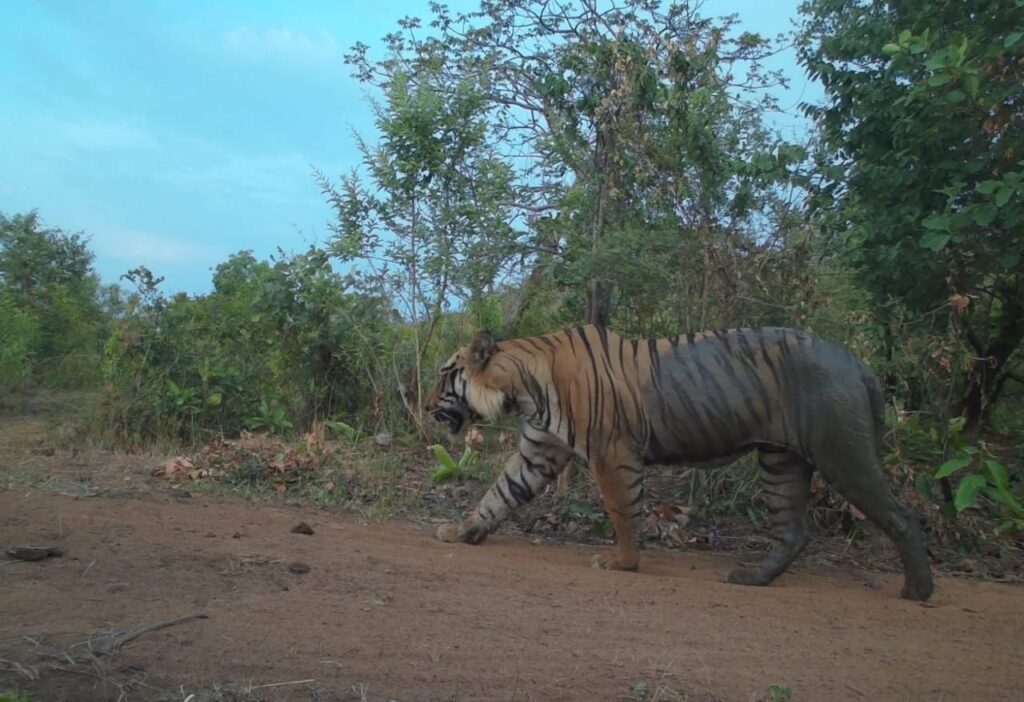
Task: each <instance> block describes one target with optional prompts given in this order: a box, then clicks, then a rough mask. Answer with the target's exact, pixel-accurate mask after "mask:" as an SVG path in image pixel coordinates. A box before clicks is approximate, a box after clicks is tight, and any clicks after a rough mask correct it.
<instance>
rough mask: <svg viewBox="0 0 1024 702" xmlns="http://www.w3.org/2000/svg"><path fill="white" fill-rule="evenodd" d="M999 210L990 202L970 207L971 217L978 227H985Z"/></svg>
mask: <svg viewBox="0 0 1024 702" xmlns="http://www.w3.org/2000/svg"><path fill="white" fill-rule="evenodd" d="M998 214H999V210H998V209H997V208H996V207H995V206H994V205H991V204H985V205H979V206H977V207H972V208H971V219H973V220H974V223H975V224H977V225H978V226H980V227H987V226H988V225H990V224H992V222H993V220H995V218H996V215H998Z"/></svg>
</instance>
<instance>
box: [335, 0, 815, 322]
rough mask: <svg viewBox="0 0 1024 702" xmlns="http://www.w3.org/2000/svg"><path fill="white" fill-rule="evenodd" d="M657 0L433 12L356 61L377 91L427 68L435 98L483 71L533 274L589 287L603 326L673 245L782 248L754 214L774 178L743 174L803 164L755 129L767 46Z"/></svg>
mask: <svg viewBox="0 0 1024 702" xmlns="http://www.w3.org/2000/svg"><path fill="white" fill-rule="evenodd" d="M659 5H660V3H656V2H649V1H647V0H623V1H616V2H611V3H606V4H602V6H600V7H599V6H598V4H597V3H596V2H591V1H587V2H583V3H581V4H578V5H577V4H568V3H548V2H531V1H527V0H512V1H506V2H490V1H486V2H483V3H481V8H480V10H479V11H478V12H474V13H469V14H466V15H456V16H452V15H451V14H450V13H449V11H448V10H447V8H445V7H444V6H441V5H437V4H435V5H433V6H432V8H433V14H434V16H433V20H432V21H431V22H430V27H431V28H432V29H433V30H434V32H435V33H434V34H433V35H430V34H429V33H428V35H427V36H421V33H420V32H419V31H418V30H419V29H420V22H419V21H418V20H415V19H409V18H407V19H406V20H403V22H402V27H401V28H402V31H400V32H395V33H392V34H390V35H388V36H387V37H385V41H386V43H387V44H388V47H389V55H388V56H387V57H386V58H385V59H384V60H381V61H377V62H373V61H371V60H370V58H369V56H368V47H367V46H366V45H363V44H357V45H356V46H355V47H353V50H352V52H351V53H350V55H349V57H348V60H349V62H350V63H351V64H352V65H353V66H354V67H355V71H356V76H357V77H359V78H360V79H361V80H363V81H366V82H369V83H373V84H377V85H386V84H388V81H389V76H390V75H392V74H393V72H394V71H395V68H396V66H431V67H432V70H437V71H440V72H441V74H442V75H443V76H444V79H443V80H441V81H439V82H438V85H437V88H438V89H439V90H441V91H445V90H448V89H449V88H448V86H454V85H458V84H459V82H460V80H462V79H464V77H465V76H466V75H471V74H475V75H484V76H485V77H486V80H485V81H483V82H482V83H481V85H482V87H483V88H484V89H486V91H487V92H486V98H487V100H486V105H484V106H483V114H484V115H485V116H486V123H487V127H488V130H489V135H490V140H491V141H492V142H493V143H494V144H497V145H500V148H501V152H500V153H501V154H502V156H504V157H505V159H506V161H507V162H508V163H509V164H510V165H512V166H513V167H514V168H515V171H516V183H517V186H518V187H517V188H516V191H515V194H516V195H517V196H518V199H517V200H516V201H515V202H514V203H513V205H514V207H513V212H515V213H516V214H517V216H518V217H520V218H522V219H523V221H525V222H527V223H528V225H529V231H530V234H531V236H530V237H528V238H523V239H520V240H519V242H518V243H519V244H520V247H521V251H520V253H521V255H522V256H523V257H524V258H525V259H528V260H530V261H531V262H532V264H533V266H534V268H535V273H536V272H537V269H539V270H540V271H541V273H540V274H539V275H536V274H533V275H530V276H529V278H528V279H527V280H528V281H545V280H549V279H550V278H551V276H552V274H553V275H554V276H556V277H558V279H559V282H560V283H561V284H562V285H564V286H567V287H569V288H571V289H575V290H580V291H582V294H580V295H578V302H577V309H578V312H577V314H576V315H575V316H576V318H577V319H579V318H581V317H582V318H583V319H585V320H586V321H589V322H593V323H597V324H607V323H608V322H609V320H610V318H611V315H612V313H613V311H614V308H615V300H616V298H618V299H619V300H620V301H621V300H622V299H623V297H624V292H625V291H626V290H627V289H633V290H638V289H644V286H643V285H642V282H643V281H644V280H647V281H648V282H649V284H650V287H649V288H646V290H654V289H655V286H656V282H660V281H653V280H650V278H649V277H648V276H647V274H648V272H649V271H648V269H647V268H646V264H647V263H648V262H649V261H650V260H652V259H654V258H657V259H658V260H660V261H664V260H665V255H666V251H669V252H671V253H673V254H675V253H677V252H682V251H686V252H687V254H686V255H685V256H684V255H679V256H675V257H674V258H675V259H676V260H679V259H681V258H686V259H689V260H691V261H692V260H694V257H693V256H692V253H693V250H694V248H700V246H697V247H695V246H694V245H693V244H694V240H696V239H701V240H702V241H701V242H700V244H701V245H702V246H703V248H704V253H705V254H707V257H708V258H710V257H711V255H712V254H711V252H710V249H712V248H717V249H722V250H723V252H725V251H724V250H726V249H728V252H727V253H728V254H729V255H730V256H734V255H735V253H736V252H737V251H742V250H744V249H746V248H749V247H750V246H751V245H753V246H754V247H755V248H756V247H757V246H758V245H759V244H764V243H765V242H766V241H768V240H771V239H773V238H774V235H775V234H776V232H774V231H772V229H773V226H771V225H769V226H765V220H764V218H763V217H761V218H760V221H758V222H755V220H757V219H758V218H757V217H756V216H755V213H758V212H760V213H762V214H763V213H764V212H766V208H767V201H768V199H769V197H767V196H768V194H769V193H770V192H772V191H773V189H774V186H775V183H773V182H769V181H767V180H766V179H764V178H762V177H761V176H762V175H763V172H761V173H758V172H757V169H752V168H750V167H749V166H750V164H751V163H752V162H753V160H754V156H755V155H762V156H765V157H766V158H768V160H769V161H773V162H777V160H781V161H783V162H785V161H787V160H788V159H791V157H793V156H794V155H797V156H799V155H798V154H795V153H794V152H792V151H789V150H787V149H786V148H780V147H779V145H777V144H776V143H774V142H775V140H774V139H772V138H770V136H769V135H768V134H767V133H766V132H765V131H764V130H763V128H762V125H761V123H760V115H761V113H762V110H763V109H764V108H765V107H767V106H770V105H771V104H772V102H771V100H770V98H769V97H767V96H766V94H765V93H764V91H763V88H765V87H768V86H770V85H774V84H776V83H778V82H780V81H781V78H780V77H779V76H778V74H774V73H770V72H767V71H765V70H764V69H763V66H762V61H763V59H764V58H766V57H767V56H769V55H770V54H771V53H772V51H773V49H772V46H771V43H770V42H768V41H767V40H765V39H764V38H762V37H760V36H757V35H754V34H750V33H739V32H737V31H736V30H735V27H736V20H735V18H734V17H733V18H726V19H724V20H722V21H719V22H715V21H712V20H708V19H704V18H701V17H700V16H699V13H698V12H697V7H698V4H697V3H691V2H681V3H672V4H670V5H669V6H668V7H666V8H665V9H664V10H662V9H660V8H659ZM751 186H754V187H751ZM752 230H756V231H752ZM725 241H729V243H728V244H724V245H723V242H725ZM697 259H698V260H699V259H700V256H697ZM687 272H688V274H691V275H692V274H696V273H697V272H696V271H694V270H693V267H692V266H690V267H688V271H687ZM708 282H709V281H708V280H705V283H708ZM705 287H706V286H705ZM661 292H662V293H663V292H664V288H663V287H662V290H661ZM627 297H628V295H627ZM534 298H535V296H533V295H530V294H526V295H524V296H523V299H524V300H531V299H534ZM703 317H705V318H706V317H707V315H703Z"/></svg>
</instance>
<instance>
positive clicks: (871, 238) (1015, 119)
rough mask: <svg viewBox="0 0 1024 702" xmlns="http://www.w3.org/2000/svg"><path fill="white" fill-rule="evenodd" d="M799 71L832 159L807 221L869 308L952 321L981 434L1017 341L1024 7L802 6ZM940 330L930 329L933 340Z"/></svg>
mask: <svg viewBox="0 0 1024 702" xmlns="http://www.w3.org/2000/svg"><path fill="white" fill-rule="evenodd" d="M801 11H802V12H803V14H804V21H803V26H802V28H801V31H800V37H799V47H800V49H799V51H800V61H801V63H802V64H803V65H804V66H805V68H806V69H807V71H808V72H809V73H810V74H811V75H812V76H813V77H816V78H818V79H819V80H821V81H822V83H823V84H824V86H825V91H826V96H827V102H826V104H825V105H823V106H821V107H808V108H807V112H808V114H809V115H811V116H812V117H813V118H814V119H815V120H816V122H817V124H818V126H819V128H820V130H821V133H822V135H823V138H824V140H825V142H826V144H827V145H828V146H829V147H831V148H832V149H833V150H834V151H833V153H834V154H835V158H834V159H833V160H832V161H831V163H827V164H825V169H824V170H823V175H824V178H823V182H822V183H821V187H820V189H819V192H818V197H817V199H816V206H817V207H818V214H819V217H820V219H821V221H822V222H823V223H824V224H825V226H826V227H827V228H829V229H830V230H831V231H832V232H833V234H834V236H835V237H836V238H837V239H838V240H839V241H840V242H841V243H842V244H843V245H844V251H845V256H846V257H847V258H848V260H849V261H851V262H852V263H853V264H854V265H855V266H856V267H857V269H858V271H859V275H860V279H861V280H862V282H863V283H864V284H865V285H866V286H867V288H868V289H869V290H871V291H872V292H873V293H874V294H875V296H876V299H877V300H878V301H879V302H884V301H885V300H887V299H889V298H900V299H902V300H903V301H904V302H905V303H906V304H907V305H908V306H909V307H910V308H911V309H912V310H914V311H916V312H917V313H919V314H924V313H927V312H929V311H935V310H937V309H941V308H943V307H944V306H949V307H950V308H951V310H952V319H953V322H952V323H953V325H954V329H955V331H956V332H957V333H958V334H960V335H961V336H962V338H963V339H964V340H965V341H966V343H967V344H968V346H969V349H970V350H971V352H972V356H973V360H972V361H971V362H970V364H969V367H968V369H967V372H966V377H965V378H964V382H963V387H962V388H961V395H960V398H959V400H958V402H957V406H956V408H955V410H956V411H957V412H959V413H962V414H963V416H965V417H966V418H967V421H968V423H969V424H970V425H974V424H976V423H978V422H980V421H982V420H983V419H984V418H985V417H986V416H987V415H988V412H989V409H990V408H991V406H992V403H993V402H995V401H996V399H997V398H998V396H999V392H1000V389H1001V388H1002V387H1003V384H1004V383H1005V382H1006V380H1007V379H1008V378H1009V377H1010V373H1011V372H1012V371H1011V369H1012V365H1013V364H1012V359H1013V357H1014V354H1016V353H1018V352H1019V349H1020V347H1021V342H1022V340H1024V276H1022V274H1021V260H1022V256H1024V226H1022V224H1024V197H1022V195H1024V186H1022V179H1021V166H1022V165H1024V161H1022V160H1021V159H1022V157H1024V69H1022V65H1024V34H1022V31H1021V30H1022V27H1024V3H1022V2H1020V0H1013V1H1007V2H988V1H987V0H964V1H962V2H948V3H934V2H928V1H927V0H909V1H906V2H897V3H892V2H881V1H880V0H811V1H809V2H807V3H805V4H804V5H803V6H802V8H801ZM943 318H944V316H937V317H936V319H937V323H938V324H941V322H942V320H943Z"/></svg>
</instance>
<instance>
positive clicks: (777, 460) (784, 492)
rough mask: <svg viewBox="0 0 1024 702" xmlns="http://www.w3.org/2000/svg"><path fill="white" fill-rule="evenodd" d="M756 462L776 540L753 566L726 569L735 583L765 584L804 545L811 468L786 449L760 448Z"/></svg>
mask: <svg viewBox="0 0 1024 702" xmlns="http://www.w3.org/2000/svg"><path fill="white" fill-rule="evenodd" d="M757 463H758V465H759V466H760V469H761V471H760V473H761V484H762V486H763V491H764V496H765V502H766V503H767V505H768V514H769V517H768V518H769V521H770V522H771V528H772V536H774V537H775V541H776V543H775V545H774V546H773V547H772V550H771V551H769V552H768V556H767V557H766V558H765V559H764V560H763V561H762V562H761V563H760V564H759V565H757V566H756V567H754V568H737V569H735V570H733V571H732V572H731V573H729V577H728V580H729V582H730V583H735V584H737V585H768V584H769V583H771V582H772V581H773V580H775V578H777V577H778V576H779V575H780V574H782V573H783V572H785V570H786V568H788V567H789V565H790V564H791V563H792V562H793V561H794V559H796V557H797V556H798V555H800V552H801V551H802V550H803V549H804V546H806V545H807V538H808V531H807V500H808V497H809V495H810V489H811V475H812V473H813V472H814V469H813V468H812V467H811V466H810V465H809V464H808V463H807V462H806V461H805V460H804V459H803V458H801V457H800V456H798V455H796V454H793V453H789V452H787V451H764V450H762V451H759V452H758V456H757Z"/></svg>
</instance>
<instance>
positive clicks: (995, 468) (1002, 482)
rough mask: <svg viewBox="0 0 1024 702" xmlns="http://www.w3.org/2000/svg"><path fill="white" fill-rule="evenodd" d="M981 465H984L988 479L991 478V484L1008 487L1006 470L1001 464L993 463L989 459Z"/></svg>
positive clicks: (1008, 480) (1008, 479)
mask: <svg viewBox="0 0 1024 702" xmlns="http://www.w3.org/2000/svg"><path fill="white" fill-rule="evenodd" d="M983 463H984V464H985V468H986V470H988V474H989V477H990V478H992V482H993V483H995V484H996V485H997V486H999V487H1006V488H1008V487H1009V486H1010V476H1009V474H1008V473H1007V472H1006V468H1004V467H1003V464H1002V463H1000V462H999V461H993V460H992V459H990V458H988V459H985V460H984V461H983Z"/></svg>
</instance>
